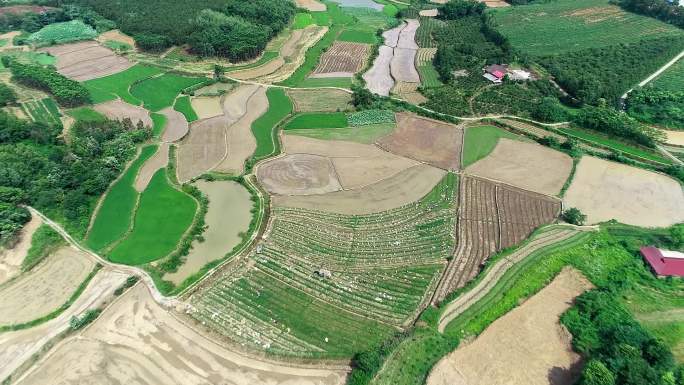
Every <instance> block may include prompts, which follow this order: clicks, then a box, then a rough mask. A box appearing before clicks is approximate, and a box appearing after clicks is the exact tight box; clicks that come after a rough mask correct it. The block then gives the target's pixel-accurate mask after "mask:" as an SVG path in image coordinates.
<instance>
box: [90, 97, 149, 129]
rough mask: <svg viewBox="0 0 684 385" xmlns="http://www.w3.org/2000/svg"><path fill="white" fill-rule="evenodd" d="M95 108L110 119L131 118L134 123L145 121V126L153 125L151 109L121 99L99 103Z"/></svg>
mask: <svg viewBox="0 0 684 385" xmlns="http://www.w3.org/2000/svg"><path fill="white" fill-rule="evenodd" d="M94 109H95V111H97V112H99V113H101V114H103V115H104V116H106V117H108V118H109V119H114V120H124V119H125V118H129V119H131V121H132V122H133V124H134V125H135V124H138V122H143V124H144V125H145V126H147V127H152V118H150V113H149V111H147V110H146V109H144V108H142V107H140V106H134V105H132V104H128V103H126V102H124V101H122V100H119V99H117V100H111V101H109V102H104V103H100V104H97V105H95V107H94Z"/></svg>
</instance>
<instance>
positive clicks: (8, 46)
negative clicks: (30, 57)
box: [0, 8, 29, 52]
mask: <svg viewBox="0 0 684 385" xmlns="http://www.w3.org/2000/svg"><path fill="white" fill-rule="evenodd" d="M0 9H3V8H0ZM19 35H21V31H10V32H5V33H3V34H1V35H0V39H2V40H5V41H6V43H5V45H3V46H2V47H0V52H2V51H14V50H20V51H26V50H28V49H29V47H28V46H16V45H14V38H15V37H17V36H19Z"/></svg>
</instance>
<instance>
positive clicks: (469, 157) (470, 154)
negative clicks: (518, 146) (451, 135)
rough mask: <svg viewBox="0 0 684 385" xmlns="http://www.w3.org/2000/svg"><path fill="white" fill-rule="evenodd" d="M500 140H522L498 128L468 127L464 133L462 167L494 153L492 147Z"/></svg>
mask: <svg viewBox="0 0 684 385" xmlns="http://www.w3.org/2000/svg"><path fill="white" fill-rule="evenodd" d="M500 138H508V139H514V140H523V138H522V137H520V136H518V135H515V134H512V133H510V132H508V131H506V130H504V129H503V128H499V127H494V126H480V127H468V128H467V129H466V132H465V140H464V148H463V167H467V166H470V165H471V164H473V163H475V162H477V161H478V160H480V159H483V158H485V157H486V156H487V155H489V154H490V153H491V152H492V151H494V147H496V144H497V143H499V139H500Z"/></svg>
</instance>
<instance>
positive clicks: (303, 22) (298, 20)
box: [292, 12, 315, 29]
mask: <svg viewBox="0 0 684 385" xmlns="http://www.w3.org/2000/svg"><path fill="white" fill-rule="evenodd" d="M314 23H315V21H314V18H313V16H312V15H311V14H310V13H307V12H300V13H298V14H296V15H295V17H294V22H293V23H292V28H294V29H304V28H306V27H308V26H310V25H312V24H314Z"/></svg>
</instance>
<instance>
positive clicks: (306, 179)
mask: <svg viewBox="0 0 684 385" xmlns="http://www.w3.org/2000/svg"><path fill="white" fill-rule="evenodd" d="M256 175H257V178H258V179H259V182H261V184H262V185H263V186H264V188H266V190H268V191H269V192H270V193H273V194H279V195H311V194H325V193H329V192H333V191H339V190H341V189H342V186H341V185H340V181H339V180H338V179H337V175H336V174H335V168H334V167H333V164H332V162H331V161H330V159H328V158H326V157H324V156H319V155H309V154H292V155H286V156H283V157H279V158H276V159H273V160H271V161H268V162H266V163H263V164H261V165H259V167H258V168H257V172H256Z"/></svg>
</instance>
